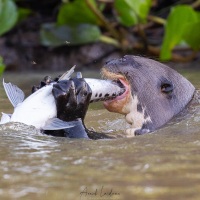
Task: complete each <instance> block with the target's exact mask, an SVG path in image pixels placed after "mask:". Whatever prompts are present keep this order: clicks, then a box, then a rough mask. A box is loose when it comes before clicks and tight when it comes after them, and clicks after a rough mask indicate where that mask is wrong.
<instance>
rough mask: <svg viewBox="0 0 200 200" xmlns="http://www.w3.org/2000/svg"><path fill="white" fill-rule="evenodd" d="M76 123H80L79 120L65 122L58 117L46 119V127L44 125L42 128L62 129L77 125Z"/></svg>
mask: <svg viewBox="0 0 200 200" xmlns="http://www.w3.org/2000/svg"><path fill="white" fill-rule="evenodd" d="M76 122H77V123H76ZM76 124H78V121H73V122H65V121H63V120H60V119H58V118H51V119H49V120H47V121H46V123H45V125H44V127H42V129H43V130H61V129H66V128H71V127H74V126H76Z"/></svg>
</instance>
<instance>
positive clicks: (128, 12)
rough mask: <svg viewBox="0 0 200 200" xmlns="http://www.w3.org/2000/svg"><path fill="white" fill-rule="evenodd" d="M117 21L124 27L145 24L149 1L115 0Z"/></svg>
mask: <svg viewBox="0 0 200 200" xmlns="http://www.w3.org/2000/svg"><path fill="white" fill-rule="evenodd" d="M114 5H115V9H116V10H117V13H118V20H119V21H120V22H121V23H122V24H123V25H125V26H132V25H135V24H138V23H140V22H146V18H147V15H148V13H149V9H150V7H151V0H123V1H122V0H115V4H114Z"/></svg>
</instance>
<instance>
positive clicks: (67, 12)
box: [57, 0, 100, 25]
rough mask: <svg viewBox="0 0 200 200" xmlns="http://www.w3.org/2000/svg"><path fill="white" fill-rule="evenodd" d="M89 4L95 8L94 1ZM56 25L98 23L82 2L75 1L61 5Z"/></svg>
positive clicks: (81, 0)
mask: <svg viewBox="0 0 200 200" xmlns="http://www.w3.org/2000/svg"><path fill="white" fill-rule="evenodd" d="M90 2H91V3H92V4H93V5H94V6H95V7H96V4H95V1H94V0H90ZM57 23H58V25H65V24H67V25H77V24H82V23H87V24H100V21H99V20H98V18H97V17H96V15H94V13H93V12H92V11H91V10H90V8H89V7H88V6H87V4H86V3H85V1H84V0H75V1H73V2H69V3H64V4H62V6H61V8H60V10H59V13H58V17H57Z"/></svg>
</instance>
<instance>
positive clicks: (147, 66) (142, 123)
mask: <svg viewBox="0 0 200 200" xmlns="http://www.w3.org/2000/svg"><path fill="white" fill-rule="evenodd" d="M102 74H103V76H104V77H105V78H109V79H118V80H120V81H121V83H122V84H123V85H124V86H125V88H126V91H125V93H124V94H122V95H121V96H118V97H117V98H115V99H113V100H109V101H105V102H104V106H105V108H106V109H107V110H109V111H111V112H117V113H121V114H123V115H125V117H126V121H127V122H128V123H129V124H131V128H130V129H127V130H126V133H127V134H129V135H130V136H134V135H140V134H144V133H148V132H152V131H154V130H156V129H158V128H159V127H161V126H163V125H164V124H166V123H167V122H168V121H169V120H170V119H172V117H174V116H175V115H177V114H178V113H179V112H180V111H181V110H183V108H185V106H186V105H187V104H188V103H189V102H190V100H191V99H192V97H193V94H194V92H195V88H194V86H193V85H192V84H191V83H190V82H189V81H188V80H187V79H185V78H184V77H183V76H182V75H180V74H179V73H178V72H176V71H175V70H173V69H171V68H169V67H167V66H166V65H164V64H161V63H159V62H157V61H154V60H151V59H147V58H143V57H139V56H131V55H127V56H124V57H123V58H121V59H115V60H112V61H110V62H107V63H106V64H105V66H104V67H103V68H102Z"/></svg>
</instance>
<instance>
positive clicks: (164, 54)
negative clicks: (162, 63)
mask: <svg viewBox="0 0 200 200" xmlns="http://www.w3.org/2000/svg"><path fill="white" fill-rule="evenodd" d="M197 21H198V15H197V13H196V12H195V11H194V10H193V9H192V8H191V7H190V6H186V5H180V6H176V7H174V8H173V9H172V10H171V12H170V14H169V16H168V18H167V22H166V25H165V35H164V39H163V44H162V48H161V54H160V59H161V60H169V59H170V58H171V51H172V49H173V48H174V47H175V46H176V45H177V44H179V43H180V42H181V41H182V40H184V37H183V36H184V33H185V30H187V29H186V27H187V26H188V25H189V24H193V23H196V22H197Z"/></svg>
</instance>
